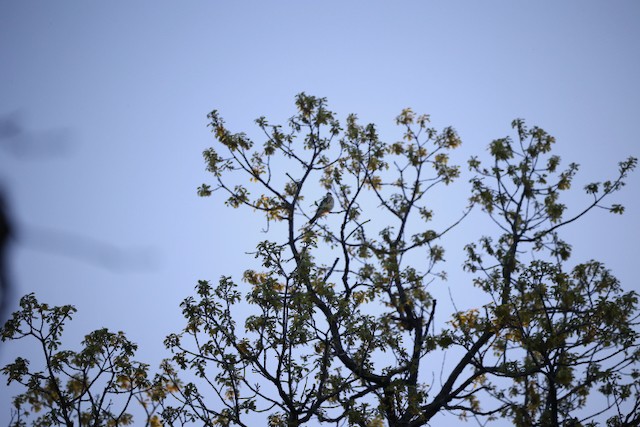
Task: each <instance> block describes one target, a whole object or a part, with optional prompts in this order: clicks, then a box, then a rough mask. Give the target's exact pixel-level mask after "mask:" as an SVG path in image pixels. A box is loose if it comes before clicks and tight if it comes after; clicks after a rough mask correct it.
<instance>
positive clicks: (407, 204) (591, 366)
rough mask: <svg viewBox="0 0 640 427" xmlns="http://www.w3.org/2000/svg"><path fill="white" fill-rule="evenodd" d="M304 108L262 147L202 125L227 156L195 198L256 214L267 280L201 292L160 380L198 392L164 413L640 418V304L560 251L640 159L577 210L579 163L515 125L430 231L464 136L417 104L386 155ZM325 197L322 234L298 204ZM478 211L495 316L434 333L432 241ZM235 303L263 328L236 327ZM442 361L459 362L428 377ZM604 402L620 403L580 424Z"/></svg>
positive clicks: (478, 268)
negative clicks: (328, 199) (567, 201)
mask: <svg viewBox="0 0 640 427" xmlns="http://www.w3.org/2000/svg"><path fill="white" fill-rule="evenodd" d="M296 107H297V113H296V114H295V115H294V116H293V117H292V118H291V119H290V120H289V123H288V126H287V127H286V128H285V127H283V126H281V125H271V124H270V123H269V122H268V121H267V120H266V118H264V117H261V118H259V119H258V120H256V123H257V125H258V127H259V128H260V130H261V131H262V133H263V134H264V143H263V144H262V145H260V146H258V145H256V144H255V143H254V142H253V141H252V140H251V139H250V138H249V137H248V136H247V135H246V134H244V133H232V132H231V131H230V130H229V129H227V127H226V126H225V123H224V121H223V119H222V118H221V117H220V115H219V113H218V111H213V112H211V113H210V114H209V116H208V117H209V119H210V123H209V126H210V127H211V129H212V132H213V133H214V135H215V137H216V139H217V140H218V143H219V145H218V146H217V147H215V148H210V149H208V150H206V151H205V152H204V158H205V161H206V164H207V170H208V171H209V172H211V173H212V175H213V178H214V180H215V184H203V185H202V186H201V187H199V189H198V193H199V194H200V195H201V196H210V195H212V194H213V193H214V192H223V193H226V194H227V196H226V197H227V200H226V204H227V205H228V206H231V207H233V208H239V207H242V206H246V207H250V208H252V209H254V210H255V211H257V212H259V213H260V214H261V215H263V216H264V218H265V221H266V224H267V228H266V230H265V233H267V235H268V237H269V238H270V239H269V240H264V241H262V242H260V243H259V244H258V246H257V250H256V252H255V256H256V258H257V259H258V260H259V261H260V262H261V268H260V269H249V270H247V271H245V272H244V275H243V280H244V281H245V282H246V283H247V284H248V285H250V290H248V291H247V292H246V293H243V292H241V290H240V288H239V286H238V284H236V283H235V282H234V281H233V280H232V278H231V277H223V278H222V279H221V280H220V281H219V282H218V283H217V284H212V283H210V282H209V281H200V282H199V283H198V286H197V287H196V290H197V296H195V297H190V298H187V299H185V300H184V301H183V303H182V308H183V312H184V316H185V318H186V320H187V325H186V327H185V328H184V330H183V331H182V332H180V333H177V334H172V335H170V336H169V337H168V338H167V340H166V342H165V344H166V346H167V347H168V348H169V349H171V351H172V352H173V362H174V364H175V365H177V368H174V367H172V365H169V364H167V365H166V366H165V368H166V369H167V372H166V374H165V380H166V381H171V380H172V379H174V378H177V376H176V375H177V372H178V371H177V370H176V369H181V370H187V371H193V372H195V373H196V374H197V376H198V377H200V379H201V381H199V382H193V383H188V384H186V385H185V386H183V387H177V389H178V392H177V393H175V394H174V396H175V397H176V398H177V399H178V401H179V406H178V407H175V408H171V407H169V408H167V411H165V415H166V416H167V417H168V418H171V416H173V417H174V418H175V417H177V415H178V414H182V416H186V417H189V419H192V420H199V421H200V422H203V423H204V424H205V425H249V424H250V421H246V415H247V414H250V413H256V412H267V413H268V417H269V425H272V426H297V425H302V424H305V423H306V422H308V421H310V420H312V419H313V420H314V422H328V423H335V424H336V425H343V424H348V425H360V426H373V425H383V424H384V423H385V422H386V423H387V424H388V425H392V426H421V425H426V424H428V423H429V421H430V420H432V418H433V417H434V416H435V415H436V414H438V413H440V412H443V411H451V412H454V413H456V414H458V415H460V416H462V417H466V416H475V417H480V418H486V419H493V418H495V417H497V416H506V417H510V418H511V419H513V421H514V423H515V424H516V425H563V423H564V424H567V423H569V422H572V423H574V425H581V424H582V423H586V422H589V421H590V420H593V417H595V416H597V415H599V414H600V410H604V411H606V410H608V409H609V410H612V411H613V412H611V413H610V414H609V415H610V416H611V417H612V418H611V420H610V422H611V423H613V424H615V425H623V424H624V423H625V422H626V423H627V425H631V424H629V423H633V422H635V421H634V420H636V421H637V419H638V414H639V411H638V396H637V392H636V394H635V395H634V394H633V390H634V387H635V390H637V389H638V382H637V379H636V378H637V375H636V372H635V368H634V364H635V363H636V362H637V361H638V357H639V355H640V353H639V352H638V342H639V341H638V332H637V329H636V328H635V327H636V325H637V296H636V294H635V293H633V292H628V293H623V292H622V290H621V288H620V286H619V284H618V282H617V280H616V279H615V278H614V277H613V276H612V274H611V273H610V272H609V271H607V270H606V269H605V267H604V266H603V265H602V264H600V263H598V262H596V261H588V262H586V263H583V264H577V265H575V266H574V267H573V268H572V269H571V268H569V266H570V264H569V261H570V253H571V246H570V245H569V243H567V242H565V241H564V240H562V239H561V236H560V232H561V230H562V229H563V228H564V227H565V226H567V225H568V224H570V223H572V222H574V221H578V220H579V219H581V218H582V217H583V216H584V215H586V214H587V213H588V212H589V211H591V210H593V209H595V208H604V209H608V210H609V211H611V212H613V213H622V212H623V209H624V208H623V207H622V206H620V205H617V204H613V205H611V206H608V205H605V204H604V203H605V199H607V198H609V197H610V196H611V195H612V194H613V193H615V192H616V191H618V190H619V189H620V188H622V186H623V185H624V180H625V178H626V177H627V176H628V174H629V172H630V171H632V170H633V169H634V168H635V166H636V163H637V161H636V159H635V158H629V159H627V160H626V161H623V162H621V163H620V167H619V170H618V174H617V176H616V177H615V179H613V180H610V181H606V182H604V183H592V184H589V185H587V186H586V188H585V190H586V192H587V194H588V195H590V197H592V200H590V201H589V202H588V203H587V204H586V205H585V206H584V207H583V208H581V209H579V210H578V211H576V213H574V214H571V215H569V214H567V212H568V211H569V210H568V209H567V207H566V206H565V205H564V204H563V203H561V200H560V195H561V194H562V192H564V191H566V190H568V189H569V188H570V187H571V182H572V179H573V177H574V175H575V173H576V172H577V170H578V165H576V164H573V163H572V164H570V165H569V166H568V168H567V169H565V170H562V171H559V170H558V167H559V165H560V159H559V157H558V156H555V155H552V154H551V149H552V146H553V144H554V143H555V140H554V138H553V137H552V136H550V135H548V134H547V133H546V132H545V131H544V130H542V129H540V128H538V127H534V128H531V129H528V128H527V127H526V126H525V124H524V122H523V121H522V120H515V121H514V122H513V128H514V129H515V131H516V132H517V137H516V139H515V141H514V140H513V139H512V138H510V137H506V138H501V139H498V140H495V141H493V142H492V143H491V144H490V154H491V157H492V164H491V165H490V166H488V167H487V166H483V165H482V163H481V161H480V160H479V159H478V158H477V157H473V158H471V160H470V161H469V169H470V170H471V171H472V172H473V173H474V174H475V175H474V178H473V179H472V180H471V184H472V196H471V198H470V204H469V206H468V207H467V208H466V209H465V210H463V211H462V212H461V213H460V216H459V218H456V219H453V220H452V221H451V222H450V223H449V224H448V225H445V226H443V227H441V228H440V229H435V228H432V227H430V223H432V219H433V218H434V215H435V214H434V212H433V203H432V202H431V201H430V200H429V195H430V194H431V193H432V192H433V191H434V189H436V188H437V187H438V186H442V185H448V184H450V183H451V182H453V181H454V180H455V179H456V178H458V177H459V174H460V170H459V168H458V167H457V166H455V165H451V164H450V163H449V152H450V151H451V150H453V149H455V148H457V147H458V146H460V144H461V141H460V138H459V137H458V135H457V133H456V132H455V130H454V129H453V128H450V127H448V128H445V129H443V130H442V131H437V130H435V129H433V128H431V127H429V116H427V115H421V116H416V115H415V114H414V113H413V111H412V110H410V109H405V110H404V111H402V113H401V114H400V115H399V116H398V117H397V119H396V122H397V124H398V125H400V126H401V127H402V128H403V130H404V135H403V140H402V141H400V142H395V143H385V142H383V141H382V140H381V139H380V137H379V135H378V133H377V130H376V127H375V126H374V125H373V124H369V125H361V124H359V123H358V120H357V117H356V116H355V115H350V116H348V117H347V119H346V124H345V127H344V128H343V127H342V125H341V124H340V123H339V121H338V120H337V119H336V117H335V114H334V113H333V112H331V111H330V110H328V109H327V106H326V100H325V99H323V98H316V97H313V96H308V95H306V94H304V93H303V94H300V95H298V96H297V97H296ZM318 183H319V185H320V187H323V188H324V189H325V190H326V191H329V193H330V194H332V195H333V199H334V200H335V206H334V208H333V210H332V211H331V212H327V213H326V215H325V216H324V217H322V218H320V219H318V220H317V221H314V220H315V219H316V217H317V216H314V212H316V211H317V210H320V209H322V207H318V206H311V207H309V206H310V205H309V203H308V202H306V199H305V197H313V198H315V199H316V200H319V199H320V198H321V196H322V192H319V191H318ZM316 204H317V202H316ZM474 206H478V207H480V208H481V210H482V211H483V212H484V214H486V215H487V216H488V219H490V220H491V222H492V223H494V224H496V225H497V229H498V235H497V236H484V237H482V238H481V239H480V240H479V242H477V243H471V244H469V245H468V246H467V248H466V250H467V255H468V260H467V262H466V270H468V271H469V272H470V273H472V274H473V275H474V276H475V278H473V279H472V280H470V282H472V283H473V284H474V285H475V286H477V287H478V288H480V289H481V290H482V291H484V292H485V293H486V295H487V297H488V303H487V304H485V305H484V306H481V307H477V308H475V309H472V310H466V311H458V312H454V313H451V321H450V323H449V326H448V327H446V328H443V329H441V330H439V331H436V330H435V325H434V314H435V311H436V303H437V301H436V299H435V298H434V297H433V296H432V292H431V291H430V288H431V286H433V284H434V283H435V282H437V281H442V280H445V279H446V274H445V273H444V272H442V271H439V270H438V269H439V268H440V266H441V265H442V262H443V260H444V249H443V247H442V245H441V243H440V242H441V241H442V240H443V238H444V237H445V236H446V234H447V232H448V231H449V230H451V229H452V228H453V227H455V226H456V225H457V224H458V223H459V222H460V221H462V220H463V219H464V218H465V217H466V216H467V214H468V212H469V211H470V210H471V209H472V208H473V207H474ZM378 209H379V210H378ZM373 212H375V214H374V213H373ZM568 268H569V269H568ZM469 286H470V285H469ZM243 296H244V297H246V301H247V303H248V304H249V306H250V310H251V312H252V314H251V315H249V316H247V317H246V318H245V319H243V320H244V324H243V325H242V326H240V327H239V326H238V324H237V321H238V315H239V313H240V312H241V310H240V309H239V304H241V301H242V299H243ZM443 350H449V351H450V352H451V353H453V354H456V355H457V356H458V359H456V360H457V361H456V363H454V365H453V367H451V368H442V371H441V372H436V371H437V370H438V369H439V368H440V366H441V363H440V360H439V357H440V356H441V352H442V351H443ZM626 374H629V375H630V377H629V378H630V381H628V382H624V381H622V376H623V375H626ZM437 377H440V378H442V380H441V382H440V384H438V383H437V381H435V378H437ZM197 383H199V384H197ZM593 391H597V392H600V393H602V394H604V395H605V396H607V397H609V398H610V400H608V403H606V404H605V405H604V408H600V409H598V410H594V411H591V412H589V411H587V412H584V411H582V412H581V411H580V410H581V409H585V404H586V402H587V397H588V396H590V395H591V394H590V393H592V392H593ZM211 392H213V395H215V396H216V397H217V400H218V401H217V402H216V403H215V404H213V403H212V402H211V400H209V398H208V396H210V395H211V394H212V393H211ZM634 399H635V403H634ZM624 402H627V403H628V402H631V404H632V405H631V407H630V408H625V407H624V405H623V403H624ZM616 423H617V424H616Z"/></svg>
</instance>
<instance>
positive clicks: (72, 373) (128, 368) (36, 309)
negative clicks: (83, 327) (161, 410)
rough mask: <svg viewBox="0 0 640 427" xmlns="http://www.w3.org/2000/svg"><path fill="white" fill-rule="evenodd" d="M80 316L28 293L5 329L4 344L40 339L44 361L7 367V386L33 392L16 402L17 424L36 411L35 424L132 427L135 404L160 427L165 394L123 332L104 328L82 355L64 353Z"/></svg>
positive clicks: (88, 342) (93, 334) (4, 370)
mask: <svg viewBox="0 0 640 427" xmlns="http://www.w3.org/2000/svg"><path fill="white" fill-rule="evenodd" d="M75 312H76V309H75V308H74V307H73V306H70V305H65V306H62V307H50V306H49V305H47V304H44V303H40V302H38V301H37V299H36V297H35V296H34V295H33V294H28V295H25V296H24V297H22V299H21V300H20V311H17V312H15V313H13V316H12V318H10V319H9V320H8V321H7V322H6V324H5V325H4V327H3V328H2V330H1V334H2V341H6V340H19V339H24V338H30V339H35V340H36V341H37V343H38V347H39V348H41V350H42V356H43V358H44V360H42V365H41V367H38V368H35V369H34V368H32V365H33V364H34V363H33V362H34V361H33V360H27V359H25V358H22V357H18V358H16V360H15V361H14V362H13V363H10V364H8V365H7V366H5V367H4V368H2V373H3V374H4V375H5V376H6V377H7V385H8V384H11V383H12V382H16V383H19V384H22V385H23V386H25V387H26V388H27V390H26V392H24V393H22V394H19V395H18V396H16V397H14V399H13V405H14V411H13V417H12V421H11V426H15V427H19V426H26V425H27V420H28V419H30V418H32V417H30V415H31V414H32V413H33V414H34V416H35V417H36V418H35V419H33V420H32V422H31V425H33V426H57V425H65V426H74V425H82V426H118V425H131V424H132V423H133V417H132V415H131V413H130V412H129V406H130V403H131V401H132V400H133V401H137V402H138V403H140V404H141V405H142V406H143V407H144V409H145V414H146V421H145V425H147V426H152V427H153V426H159V425H160V418H159V416H158V415H155V414H154V412H155V411H156V408H157V407H158V402H159V401H160V400H161V398H162V397H163V395H162V394H161V391H160V390H155V389H154V387H153V385H152V382H151V381H150V380H149V379H148V377H147V375H148V367H147V365H145V364H143V363H139V362H136V361H134V360H132V358H133V356H134V354H135V351H136V349H137V346H136V345H135V344H133V343H132V342H131V341H129V340H128V339H127V338H126V337H125V336H124V334H123V333H122V332H118V333H113V332H109V331H108V330H107V329H99V330H96V331H93V332H91V333H90V334H88V335H87V336H85V338H84V341H83V342H82V349H81V350H80V351H77V352H76V351H72V350H64V349H61V346H62V333H63V331H64V326H65V323H66V322H67V321H69V320H71V318H72V316H73V314H74V313H75ZM37 414H41V415H39V416H38V415H37Z"/></svg>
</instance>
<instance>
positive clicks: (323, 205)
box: [309, 192, 333, 225]
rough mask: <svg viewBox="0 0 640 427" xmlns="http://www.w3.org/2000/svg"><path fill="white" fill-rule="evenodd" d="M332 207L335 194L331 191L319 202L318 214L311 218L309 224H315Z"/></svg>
mask: <svg viewBox="0 0 640 427" xmlns="http://www.w3.org/2000/svg"><path fill="white" fill-rule="evenodd" d="M331 209H333V196H332V195H331V192H327V195H326V196H324V198H323V199H322V200H321V201H320V203H319V204H318V210H317V211H316V214H315V215H314V216H313V218H311V220H310V221H309V225H311V224H313V223H314V222H315V221H316V220H317V219H318V218H320V217H321V216H323V215H326V214H328V213H329V212H331Z"/></svg>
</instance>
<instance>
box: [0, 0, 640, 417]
mask: <svg viewBox="0 0 640 427" xmlns="http://www.w3.org/2000/svg"><path fill="white" fill-rule="evenodd" d="M638 22H640V3H638V2H636V1H632V0H626V1H625V0H621V1H617V2H603V1H591V0H580V1H578V0H571V1H563V2H556V1H538V2H513V1H485V2H473V1H446V2H445V1H399V2H384V1H349V2H341V1H323V2H311V1H278V2H264V1H237V2H223V1H201V0H191V1H188V2H172V1H153V2H152V1H138V2H125V1H111V2H80V1H64V2H50V1H44V0H37V1H36V0H33V1H28V2H27V1H9V0H4V1H0V61H1V64H2V65H1V66H0V94H1V95H0V125H1V126H0V186H1V187H2V189H3V191H4V192H5V194H6V199H7V200H6V202H7V204H8V206H9V208H10V212H11V215H12V217H13V218H14V221H15V223H16V229H17V237H16V240H15V242H14V244H13V246H12V251H11V255H10V272H11V278H12V282H13V286H14V295H13V300H12V301H11V304H12V306H11V309H12V310H13V309H15V308H16V307H17V299H18V297H19V296H22V295H24V294H26V293H29V292H35V293H36V296H37V297H38V299H39V300H41V301H43V302H47V303H50V304H55V305H62V304H72V305H74V306H76V308H77V309H78V313H77V315H76V316H75V320H74V321H73V322H72V323H70V324H69V327H68V329H67V333H68V338H67V339H68V342H69V343H70V345H71V346H73V343H76V344H77V343H78V342H79V341H80V339H81V337H82V336H83V334H86V333H88V332H89V331H91V330H94V329H97V328H100V327H103V326H106V327H108V328H110V329H112V330H124V331H125V332H126V333H127V336H128V337H129V338H130V339H131V340H133V341H135V342H137V343H139V345H140V351H139V354H138V357H139V358H140V359H142V360H145V361H147V362H149V363H151V365H152V366H154V365H156V364H157V363H158V362H159V361H160V360H161V359H162V358H164V357H166V356H167V355H168V353H167V352H166V351H165V350H164V347H163V345H162V340H163V338H164V337H165V336H166V335H167V334H169V333H171V332H177V331H179V330H180V329H181V327H182V326H183V322H182V318H181V314H180V308H179V303H180V301H181V300H182V299H183V298H185V297H187V296H189V295H191V294H192V293H193V292H192V291H193V287H194V286H195V284H196V283H197V280H198V279H207V280H212V281H215V280H217V278H219V277H220V276H222V275H234V276H235V277H237V278H239V277H240V275H241V273H242V271H243V270H244V269H245V268H246V266H247V265H248V263H250V262H252V257H251V256H250V255H246V254H245V253H246V252H248V251H251V250H252V249H253V248H254V247H255V244H256V242H257V241H259V240H260V238H261V235H260V229H261V228H262V227H263V225H264V224H263V223H262V222H260V221H257V220H256V217H255V216H254V215H253V214H252V212H250V211H247V210H244V211H235V210H231V209H229V208H226V207H225V206H224V205H223V203H222V200H221V198H219V197H216V196H214V197H212V198H204V199H203V198H199V197H198V196H197V195H196V188H197V187H198V186H199V185H200V184H201V183H203V182H205V183H213V180H212V179H211V177H209V176H208V175H207V173H206V172H205V168H204V162H203V160H202V154H201V153H202V151H203V150H204V149H206V148H207V147H209V146H211V145H212V144H213V142H214V140H213V137H212V135H211V134H210V132H209V129H208V128H207V127H206V124H207V120H206V115H207V113H208V112H209V111H211V110H212V109H218V110H220V112H221V114H222V116H223V117H224V118H225V120H226V121H227V124H228V125H229V127H230V128H231V129H232V130H234V131H246V132H247V133H248V134H249V136H252V135H255V136H257V135H259V134H258V132H257V129H256V127H255V125H254V123H253V120H254V119H255V118H257V117H259V116H262V115H265V116H267V117H268V118H270V119H271V121H272V122H274V123H275V122H284V121H285V120H286V119H287V118H288V117H290V116H291V115H293V114H294V104H293V101H294V96H295V95H296V94H297V93H299V92H303V91H304V92H306V93H308V94H312V95H316V96H321V97H326V98H327V99H328V104H329V107H330V108H331V109H333V110H334V111H336V112H337V114H338V117H339V118H341V119H342V120H344V118H345V117H346V116H347V114H349V113H357V114H358V116H359V117H360V119H361V121H362V122H375V123H376V124H377V125H378V127H379V130H380V134H381V135H382V136H383V137H385V138H388V139H389V140H391V141H393V140H395V139H399V138H400V137H401V132H400V129H398V128H397V127H395V125H394V118H395V117H396V116H397V115H398V113H399V112H400V111H401V110H402V109H403V108H405V107H412V108H413V110H414V111H416V112H420V113H428V114H430V115H431V118H432V122H433V125H434V126H435V127H440V128H441V127H444V126H448V125H451V126H453V127H455V128H456V129H457V131H458V132H459V134H460V136H461V138H462V141H463V147H462V148H460V149H459V153H457V154H456V156H457V157H455V160H457V161H458V162H459V163H463V162H464V161H465V160H466V159H467V158H468V157H469V156H471V155H474V154H483V153H486V147H487V144H488V143H489V142H490V141H491V140H493V139H495V138H499V137H503V136H506V135H509V134H512V133H511V132H510V123H511V121H512V120H513V119H515V118H524V119H526V121H527V123H528V124H530V125H538V126H540V127H542V128H544V129H545V130H547V131H548V132H549V133H551V134H552V135H554V136H555V137H556V138H557V141H558V143H557V153H558V154H559V155H560V156H561V157H562V158H563V161H564V164H565V165H566V164H568V163H569V162H577V163H579V164H581V173H580V174H579V175H578V177H577V178H576V181H575V182H576V189H577V190H578V191H576V193H575V201H576V203H578V205H576V206H579V205H580V203H585V202H587V201H588V199H587V198H586V197H584V196H582V195H581V194H580V191H579V189H580V188H581V186H582V185H584V184H586V183H587V182H590V181H593V180H603V179H607V178H610V177H612V176H613V174H614V173H615V171H616V167H617V162H618V161H621V160H623V159H625V158H626V157H628V156H629V155H634V156H639V155H640V149H639V142H638V134H637V118H638V117H640V79H638V76H640V49H639V47H638V41H639V40H640V26H639V25H638ZM319 194H321V193H320V192H319ZM639 194H640V174H639V173H636V174H634V175H633V176H632V177H631V178H630V179H629V181H628V186H627V187H626V188H625V189H624V190H623V191H622V192H621V193H619V194H618V195H617V196H616V200H615V201H616V202H619V203H622V204H624V205H625V206H626V207H627V212H626V214H625V215H623V216H621V217H618V216H613V215H609V214H606V213H605V212H602V211H600V212H595V213H594V214H593V215H590V216H589V217H588V218H587V219H585V220H584V221H583V222H581V223H579V224H575V225H572V226H571V227H569V228H567V229H566V234H565V238H566V239H567V240H568V241H569V242H571V243H573V244H574V256H575V258H577V259H579V260H587V259H590V258H595V259H599V260H601V261H604V262H605V263H606V264H607V266H608V267H610V268H611V269H612V270H613V272H614V273H615V274H616V275H617V276H618V277H619V278H620V279H621V281H622V283H623V286H624V287H625V289H627V290H636V291H640V285H639V284H638V283H637V281H636V280H635V279H636V274H635V267H636V265H635V263H637V253H638V251H637V243H636V242H637V241H638V240H639V239H640V228H639V227H637V218H638V215H639V214H640V203H639V202H638V195H639ZM466 197H468V186H467V187H465V183H464V182H462V183H461V185H460V186H457V187H455V191H451V192H449V193H448V194H447V196H446V197H443V198H442V203H443V206H442V209H443V210H445V211H446V210H447V209H453V211H455V209H457V206H460V203H461V201H464V200H466ZM572 200H574V199H572ZM449 202H451V204H449ZM463 204H464V203H463ZM451 206H454V208H451ZM465 227H466V228H464V227H462V228H461V231H460V232H458V234H456V235H454V237H452V239H454V240H453V244H452V250H453V251H454V252H455V251H456V250H457V251H460V250H461V249H462V247H463V245H464V244H465V243H468V242H470V241H472V240H475V239H476V238H477V237H479V235H478V232H484V230H485V227H487V232H490V231H491V230H489V228H488V227H490V226H489V225H488V224H487V223H486V222H474V217H472V218H471V219H470V221H468V225H467V226H465ZM457 256H458V257H459V258H456V257H457ZM449 259H451V260H452V261H450V263H451V264H450V266H448V268H450V269H451V270H452V271H455V270H459V269H460V268H459V267H460V263H461V262H462V261H461V260H462V258H461V257H460V255H456V254H455V253H452V254H451V258H449ZM466 285H468V283H467V284H466ZM460 286H462V285H460ZM452 287H453V285H452ZM453 292H454V294H455V293H456V292H458V295H459V296H460V298H462V296H463V294H464V291H461V290H460V289H455V287H454V288H453ZM443 321H444V320H443ZM0 345H1V347H0V364H1V365H3V366H4V365H5V364H6V363H8V362H9V361H10V360H12V358H13V357H15V355H16V354H24V353H25V352H29V351H32V350H31V349H30V347H29V346H28V345H26V344H24V343H20V344H15V345H14V344H9V345H7V344H0ZM11 392H12V391H11V390H8V389H6V387H4V386H3V387H2V388H0V414H3V413H5V410H4V408H8V405H9V402H10V395H11ZM3 417H6V416H5V415H0V425H6V418H3Z"/></svg>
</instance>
